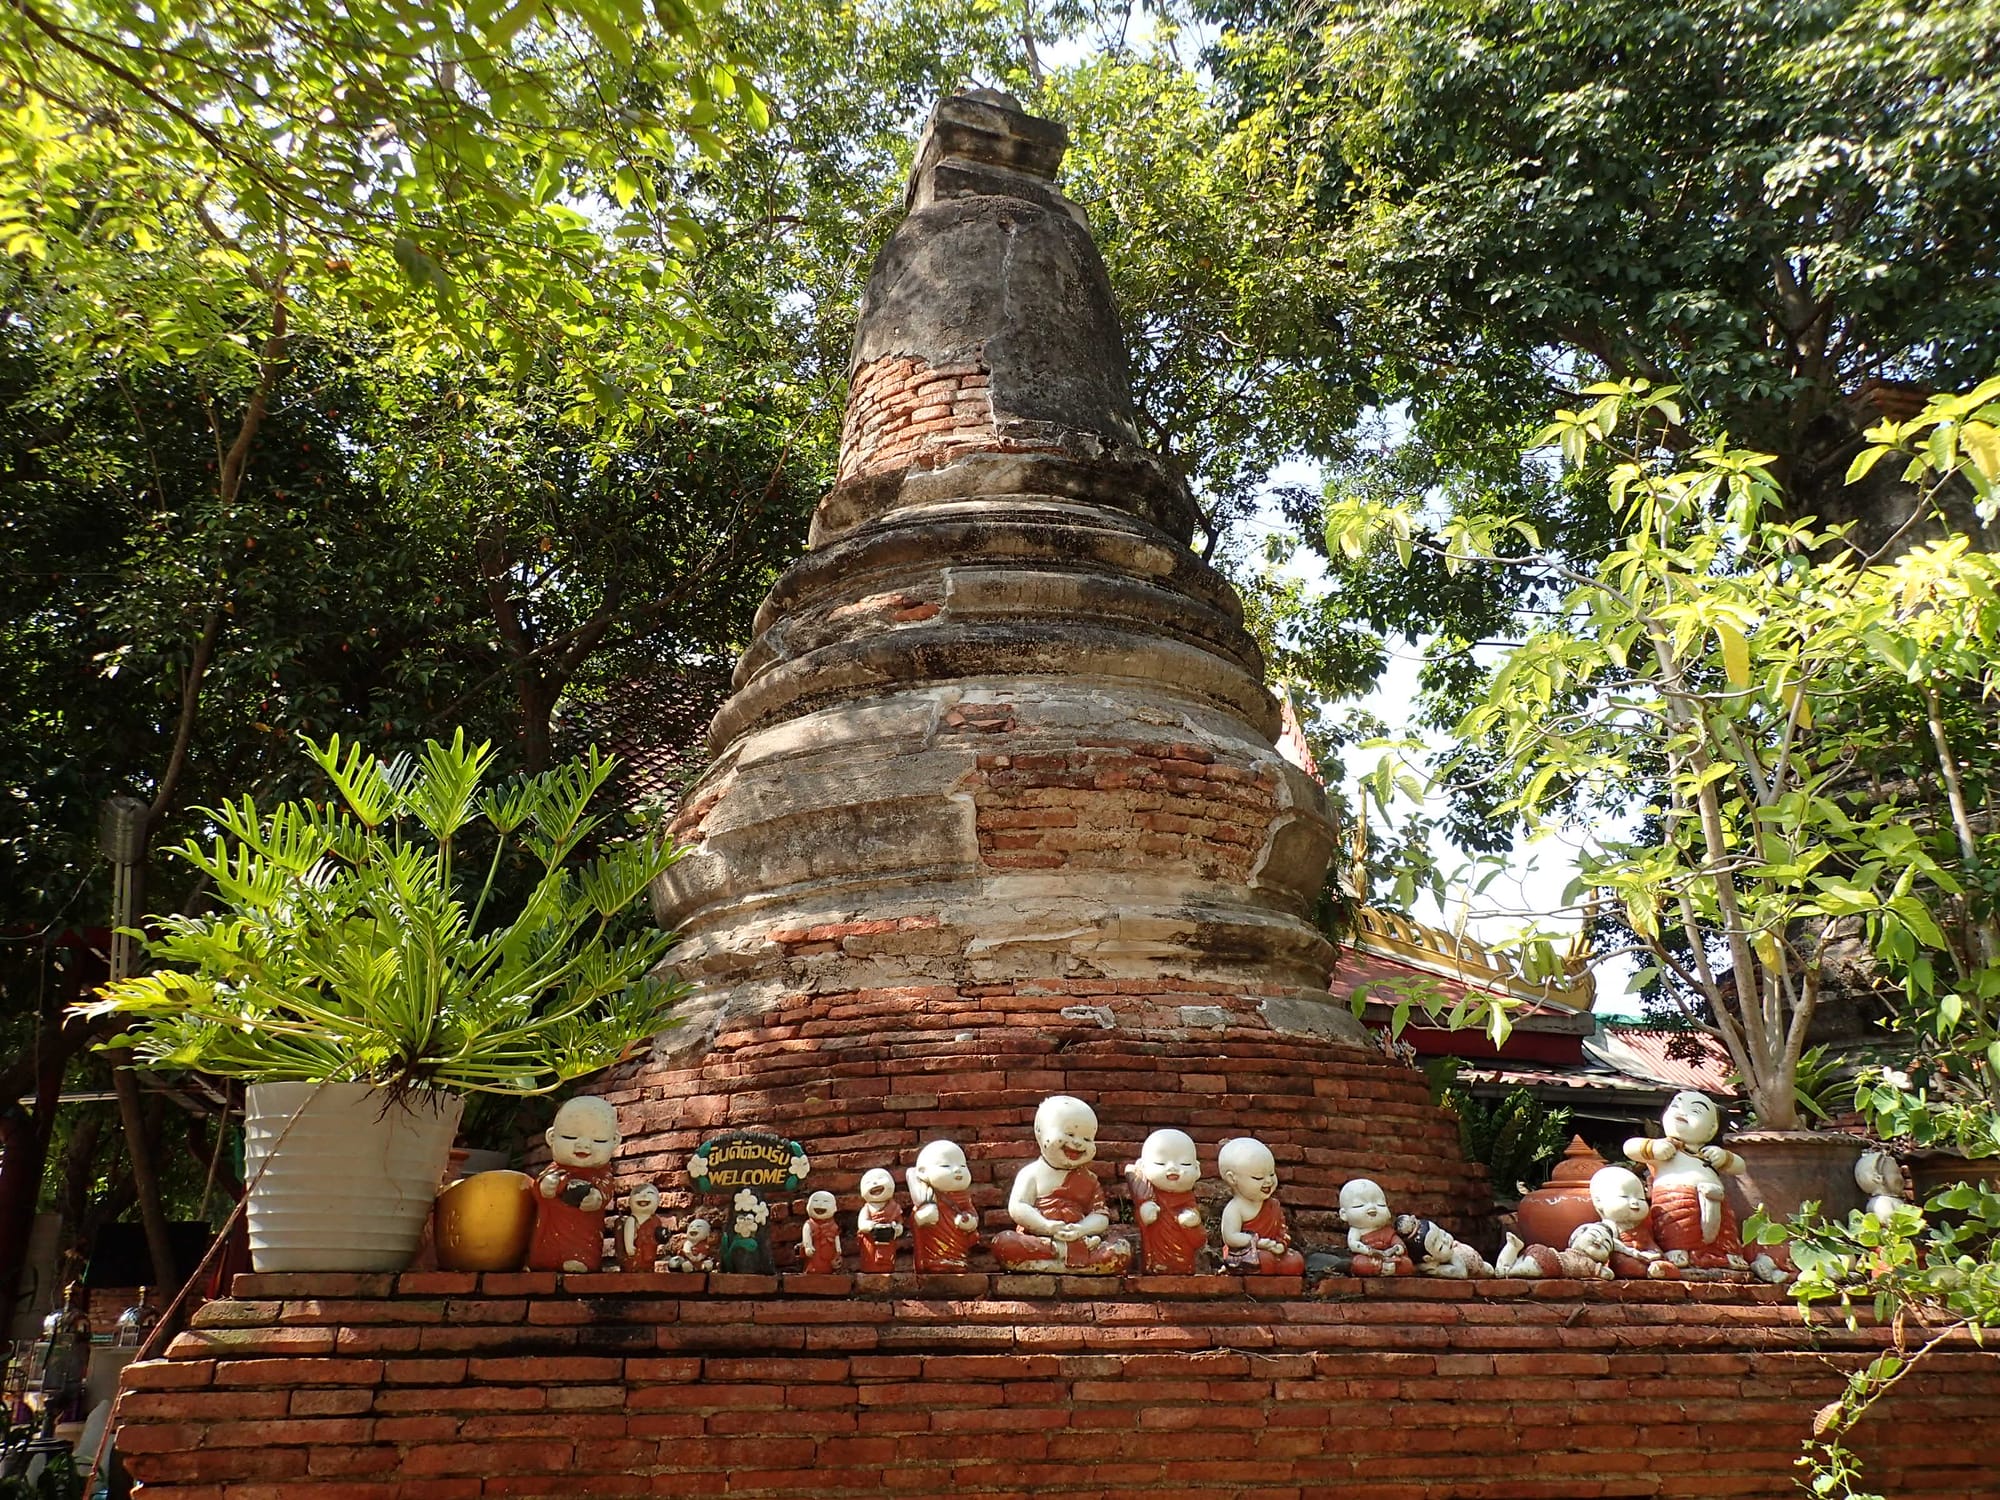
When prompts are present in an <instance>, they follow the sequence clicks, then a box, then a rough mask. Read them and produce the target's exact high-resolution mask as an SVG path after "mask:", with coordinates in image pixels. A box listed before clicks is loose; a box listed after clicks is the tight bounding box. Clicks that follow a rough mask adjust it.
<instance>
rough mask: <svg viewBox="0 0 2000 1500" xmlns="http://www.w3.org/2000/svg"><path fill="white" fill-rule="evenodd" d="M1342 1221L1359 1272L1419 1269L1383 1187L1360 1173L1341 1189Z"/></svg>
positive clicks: (1375, 1273)
mask: <svg viewBox="0 0 2000 1500" xmlns="http://www.w3.org/2000/svg"><path fill="white" fill-rule="evenodd" d="M1340 1222H1341V1223H1343V1224H1345V1225H1346V1226H1347V1249H1348V1253H1349V1254H1350V1255H1351V1256H1352V1257H1353V1264H1352V1267H1351V1271H1352V1274H1354V1275H1356V1276H1408V1275H1410V1274H1411V1273H1412V1272H1413V1271H1415V1270H1416V1267H1415V1265H1414V1264H1412V1263H1411V1260H1410V1252H1409V1249H1408V1248H1407V1247H1406V1246H1405V1245H1404V1244H1403V1239H1402V1236H1401V1235H1399V1234H1397V1233H1396V1224H1395V1216H1394V1215H1393V1214H1391V1213H1390V1212H1389V1200H1388V1198H1387V1197H1386V1196H1384V1194H1383V1192H1382V1189H1381V1188H1380V1187H1378V1186H1377V1185H1376V1184H1375V1183H1373V1182H1370V1181H1369V1180H1368V1179H1367V1178H1366V1177H1357V1178H1355V1179H1354V1180H1353V1181H1352V1182H1350V1183H1347V1184H1345V1185H1344V1186H1343V1187H1342V1188H1341V1190H1340Z"/></svg>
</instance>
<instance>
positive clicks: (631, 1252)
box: [615, 1182, 667, 1271]
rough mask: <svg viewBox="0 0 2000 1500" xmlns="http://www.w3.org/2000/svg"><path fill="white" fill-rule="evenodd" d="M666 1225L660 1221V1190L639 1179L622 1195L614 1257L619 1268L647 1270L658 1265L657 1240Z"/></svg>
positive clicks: (659, 1238) (661, 1236)
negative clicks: (623, 1212)
mask: <svg viewBox="0 0 2000 1500" xmlns="http://www.w3.org/2000/svg"><path fill="white" fill-rule="evenodd" d="M666 1236H667V1226H666V1225H665V1224H663V1223H662V1222H661V1221H660V1190H659V1188H657V1187H656V1186H654V1185H653V1184H652V1183H650V1182H642V1183H640V1184H639V1185H638V1186H637V1187H635V1188H633V1189H632V1191H631V1192H630V1193H629V1194H627V1195H626V1198H625V1216H624V1217H623V1218H622V1219H620V1220H619V1221H618V1235H617V1244H616V1247H615V1248H616V1251H617V1259H618V1269H619V1270H621V1271H650V1270H652V1269H653V1268H654V1267H655V1266H657V1265H658V1264H659V1259H660V1242H661V1241H662V1240H664V1239H665V1238H666Z"/></svg>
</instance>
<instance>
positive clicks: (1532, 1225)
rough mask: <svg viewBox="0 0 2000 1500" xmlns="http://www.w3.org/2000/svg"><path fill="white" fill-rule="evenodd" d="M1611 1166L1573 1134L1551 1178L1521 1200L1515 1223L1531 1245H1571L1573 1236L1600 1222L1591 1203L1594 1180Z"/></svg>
mask: <svg viewBox="0 0 2000 1500" xmlns="http://www.w3.org/2000/svg"><path fill="white" fill-rule="evenodd" d="M1606 1165H1608V1163H1607V1162H1606V1161H1605V1160H1604V1158H1603V1157H1601V1156H1599V1155H1598V1154H1597V1153H1596V1152H1595V1151H1593V1150H1592V1149H1591V1148H1590V1145H1589V1143H1587V1142H1586V1141H1585V1140H1584V1138H1583V1137H1582V1136H1580V1135H1577V1136H1571V1137H1570V1142H1569V1147H1568V1149H1567V1150H1565V1151H1564V1152H1563V1154H1562V1160H1561V1161H1559V1162H1557V1163H1556V1168H1555V1170H1554V1171H1553V1172H1551V1173H1550V1174H1549V1180H1548V1181H1547V1182H1545V1183H1543V1184H1542V1186H1540V1187H1538V1188H1536V1189H1535V1190H1534V1191H1533V1192H1532V1193H1530V1194H1528V1196H1527V1197H1525V1198H1523V1199H1522V1200H1521V1206H1520V1207H1519V1208H1518V1209H1516V1210H1515V1211H1514V1222H1515V1224H1516V1226H1517V1227H1518V1228H1519V1231H1520V1235H1521V1238H1522V1239H1524V1240H1526V1241H1527V1242H1528V1243H1529V1244H1531V1245H1567V1244H1568V1243H1569V1237H1570V1236H1571V1235H1572V1234H1574V1233H1576V1231H1577V1230H1579V1229H1581V1228H1582V1227H1583V1226H1584V1225H1586V1224H1594V1223H1596V1222H1597V1210H1596V1209H1595V1208H1594V1207H1592V1206H1591V1202H1590V1179H1591V1176H1592V1174H1593V1173H1595V1172H1596V1171H1597V1170H1598V1169H1599V1168H1601V1167H1604V1166H1606Z"/></svg>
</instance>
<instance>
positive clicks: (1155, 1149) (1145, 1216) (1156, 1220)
mask: <svg viewBox="0 0 2000 1500" xmlns="http://www.w3.org/2000/svg"><path fill="white" fill-rule="evenodd" d="M1125 1181H1126V1184H1127V1185H1128V1186H1129V1187H1130V1188H1131V1190H1132V1204H1133V1217H1134V1218H1136V1219H1137V1220H1138V1221H1139V1267H1140V1269H1141V1270H1143V1271H1144V1272H1145V1273H1146V1274H1147V1275H1148V1276H1192V1275H1194V1274H1195V1272H1196V1271H1197V1270H1199V1269H1200V1261H1201V1252H1202V1251H1203V1250H1205V1249H1207V1248H1208V1226H1207V1225H1206V1224H1204V1223H1203V1222H1202V1218H1201V1209H1200V1207H1199V1206H1197V1204H1196V1203H1195V1198H1194V1190H1195V1185H1196V1184H1197V1183H1199V1182H1200V1181H1201V1159H1200V1158H1199V1157H1198V1156H1197V1155H1196V1154H1195V1149H1194V1140H1193V1138H1192V1137H1190V1136H1189V1135H1188V1134H1187V1132H1186V1131H1183V1130H1156V1131H1154V1132H1153V1133H1152V1134H1151V1135H1149V1136H1147V1137H1146V1144H1145V1145H1143V1146H1141V1147H1140V1148H1139V1159H1138V1160H1137V1161H1135V1162H1133V1163H1132V1164H1131V1165H1130V1166H1129V1167H1127V1168H1126V1169H1125Z"/></svg>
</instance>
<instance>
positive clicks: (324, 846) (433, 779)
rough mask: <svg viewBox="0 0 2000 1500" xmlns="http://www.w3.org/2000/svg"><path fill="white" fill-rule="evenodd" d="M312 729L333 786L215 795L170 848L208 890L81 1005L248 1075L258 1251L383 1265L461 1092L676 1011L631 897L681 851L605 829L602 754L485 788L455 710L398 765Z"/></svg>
mask: <svg viewBox="0 0 2000 1500" xmlns="http://www.w3.org/2000/svg"><path fill="white" fill-rule="evenodd" d="M306 747H307V751H308V753H309V754H310V756H311V758H312V759H313V761H314V762H315V763H316V764H317V765H318V766H319V768H320V770H321V771H322V772H324V773H325V775H326V778H327V779H328V781H329V782H330V783H331V784H332V788H333V791H334V794H335V795H334V796H333V797H332V798H330V799H327V800H313V799H304V800H299V801H293V802H287V803H284V804H282V805H280V806H278V807H275V808H273V809H272V810H270V811H269V812H264V811H262V810H260V809H259V808H258V807H257V805H256V804H255V802H254V801H253V800H252V799H250V798H248V797H245V798H243V799H242V800H241V801H239V802H235V803H231V804H228V805H225V806H222V807H218V808H214V809H210V810H207V815H208V817H209V818H210V819H211V820H212V822H213V823H214V825H215V834H214V837H213V841H212V842H211V843H209V844H207V845H204V844H203V843H201V842H200V841H199V840H190V841H189V842H188V843H187V844H185V845H183V846H182V847H181V848H180V849H179V850H177V851H176V852H177V853H178V855H179V856H180V857H181V858H183V859H185V860H186V861H187V862H188V863H190V864H191V865H193V866H194V867H195V868H196V869H197V870H198V871H200V872H201V874H202V875H203V876H205V877H206V878H207V879H208V881H209V882H211V884H212V886H213V889H214V891H215V894H216V897H217V899H218V903H219V909H218V910H217V911H216V912H214V913H212V914H210V915H205V916H193V917H165V918H161V919H159V928H160V930H159V932H158V933H157V935H155V936H154V937H152V938H151V939H150V940H149V948H150V951H151V955H152V957H153V958H154V959H155V960H156V961H157V964H158V967H156V968H154V969H153V970H152V972H150V973H147V974H144V975H140V976H138V977H135V978H131V979H126V980H122V981H119V982H117V983H114V984H111V985H108V986H106V987H105V988H104V989H103V990H102V991H100V992H99V996H98V998H97V999H96V1000H94V1001H93V1002H91V1003H90V1004H88V1005H86V1006H85V1007H83V1009H84V1010H85V1011H86V1012H88V1013H89V1014H91V1015H93V1016H117V1017H121V1018H124V1019H127V1020H129V1021H131V1022H133V1023H134V1024H133V1025H132V1026H131V1027H130V1029H129V1030H127V1031H126V1032H125V1033H124V1034H123V1035H121V1036H120V1037H119V1038H118V1040H117V1042H116V1043H114V1045H120V1046H126V1047H129V1048H130V1049H131V1050H132V1052H133V1053H134V1054H135V1055H136V1057H137V1058H139V1059H141V1060H142V1061H143V1062H144V1063H145V1065H146V1066H148V1067H151V1068H159V1069H190V1070H195V1071H199V1072H203V1073H208V1074H213V1075H217V1076H221V1077H228V1078H240V1079H243V1080H246V1081H247V1082H248V1083H249V1084H250V1087H249V1089H248V1090H247V1091H246V1094H247V1102H246V1106H245V1135H246V1141H247V1149H246V1168H247V1171H248V1173H249V1180H250V1181H251V1182H252V1184H253V1187H252V1191H251V1194H250V1202H249V1205H248V1214H249V1226H250V1243H251V1254H252V1260H253V1263H254V1264H255V1265H256V1267H257V1269H258V1270H260V1271H293V1270H313V1271H335V1270H356V1271H379V1270H399V1269H401V1268H402V1267H403V1266H404V1265H406V1264H407V1263H408V1261H409V1258H410V1256H411V1254H412V1253H413V1251H414V1250H415V1248H416V1245H417V1242H418V1240H419V1238H420V1237H421V1235H422V1232H423V1224H424V1217H425V1215H426V1213H427V1212H428V1211H429V1208H430V1205H431V1201H432V1199H433V1197H434V1196H435V1194H436V1192H437V1188H438V1182H439V1178H440V1176H441V1174H442V1172H443V1169H444V1166H445V1158H446V1155H447V1153H448V1152H449V1150H450V1147H451V1142H452V1136H453V1133H454V1131H455V1129H456V1127H457V1123H458V1118H459V1114H460V1112H461V1110H462V1108H463V1104H464V1100H463V1097H462V1096H463V1094H464V1093H465V1092H466V1091H486V1092H492V1093H499V1094H512V1095H529V1094H544V1093H547V1092H549V1091H551V1090H553V1089H556V1088H558V1087H560V1086H561V1085H562V1084H564V1083H566V1082H568V1081H570V1080H572V1079H575V1078H578V1077H580V1076H582V1075H584V1074H588V1073H592V1072H595V1071H596V1070H598V1069H600V1068H603V1067H605V1066H606V1065H608V1064H610V1063H612V1062H614V1061H616V1060H617V1059H618V1058H619V1057H621V1056H622V1055H624V1054H625V1053H626V1052H627V1051H628V1049H629V1048H630V1047H631V1046H632V1045H633V1044H634V1043H635V1042H638V1041H640V1040H642V1039H644V1038H647V1037H650V1036H653V1035H655V1034H656V1033H658V1032H659V1031H661V1030H663V1029H664V1028H665V1027H667V1026H668V1025H670V1024H671V1015H670V1012H671V1009H672V1007H673V1005H674V1004H675V1002H676V1001H677V1000H678V999H679V997H680V995H681V994H682V993H683V992H684V988H685V987H684V986H683V985H681V984H679V983H678V982H676V981H672V980H663V979H660V978H658V977H655V976H654V975H653V973H652V971H653V970H654V968H655V967H656V966H657V965H658V963H659V962H660V960H661V958H662V957H663V956H664V955H665V953H666V951H667V949H668V947H669V945H670V944H671V942H672V937H671V935H669V934H666V933H662V932H659V931H657V930H655V929H653V928H652V927H651V924H650V923H649V922H647V921H645V920H644V919H643V918H635V917H632V916H630V915H628V913H629V911H630V908H631V907H632V905H633V903H634V902H635V901H637V900H638V898H639V897H640V896H641V895H643V894H644V892H645V891H646V888H647V887H648V885H649V884H650V883H651V882H652V881H653V880H654V879H655V878H656V877H657V876H658V875H659V874H660V873H661V872H662V871H664V870H665V869H666V868H667V867H668V866H669V865H671V864H672V863H673V862H674V860H675V859H676V858H678V857H679V851H678V850H677V849H675V848H674V847H673V846H672V845H671V844H669V843H668V842H667V841H666V840H664V839H663V838H661V837H659V836H657V835H654V834H651V833H647V834H642V835H640V836H638V837H634V838H628V839H625V840H622V841H616V842H610V841H606V840H604V838H603V837H602V835H603V819H602V817H601V815H600V814H598V813H595V812H593V811H592V810H591V804H592V801H593V798H594V797H595V795H596V793H597V792H598V790H599V788H601V787H602V786H603V785H604V782H605V779H606V778H607V777H608V776H609V775H610V774H611V771H612V769H613V766H614V764H615V763H614V762H613V761H612V760H610V759H608V758H606V757H603V756H600V755H599V754H598V753H597V752H596V751H595V750H594V749H593V750H592V751H591V752H590V754H589V755H588V756H586V757H585V758H583V759H581V760H577V761H573V762H571V763H569V764H566V765H563V766H559V767H556V768H554V769H552V770H549V771H545V772H542V773H541V774H539V775H534V776H520V777H515V778H512V779H511V780H506V781H501V782H498V783H497V784H491V785H489V781H490V780H491V776H490V772H491V769H492V763H493V752H492V750H491V748H490V746H488V745H484V744H482V745H479V746H477V747H474V748H467V746H466V743H465V736H464V733H463V731H460V732H459V733H458V734H455V735H454V736H453V738H452V742H451V744H449V745H443V744H439V743H437V742H436V741H432V742H431V743H429V744H428V745H426V746H425V748H424V751H423V753H422V754H421V755H420V756H399V757H397V758H396V759H394V760H392V761H383V760H381V759H379V758H377V757H375V756H373V755H369V754H365V753H363V752H362V751H361V749H360V748H359V747H358V746H357V747H346V748H344V747H343V746H342V744H341V742H340V739H339V737H338V736H335V737H333V738H332V739H330V740H328V741H327V742H326V743H325V744H324V745H318V744H314V743H312V742H311V741H310V740H308V741H306ZM468 866H470V873H468V868H467V867H468ZM522 866H525V868H526V871H527V874H526V877H525V879H524V880H523V879H520V878H518V877H519V871H520V869H521V867H522ZM510 867H511V868H510ZM509 874H512V875H513V876H515V877H517V878H515V879H512V880H503V876H504V875H509ZM503 885H505V886H509V887H513V888H524V889H523V893H521V894H519V895H517V896H515V897H514V898H513V899H511V900H510V899H508V898H507V897H506V896H504V895H503V894H502V887H503ZM502 905H504V906H506V907H508V908H509V909H508V910H507V911H505V912H502V911H500V910H498V909H497V908H498V907H500V906H502Z"/></svg>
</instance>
